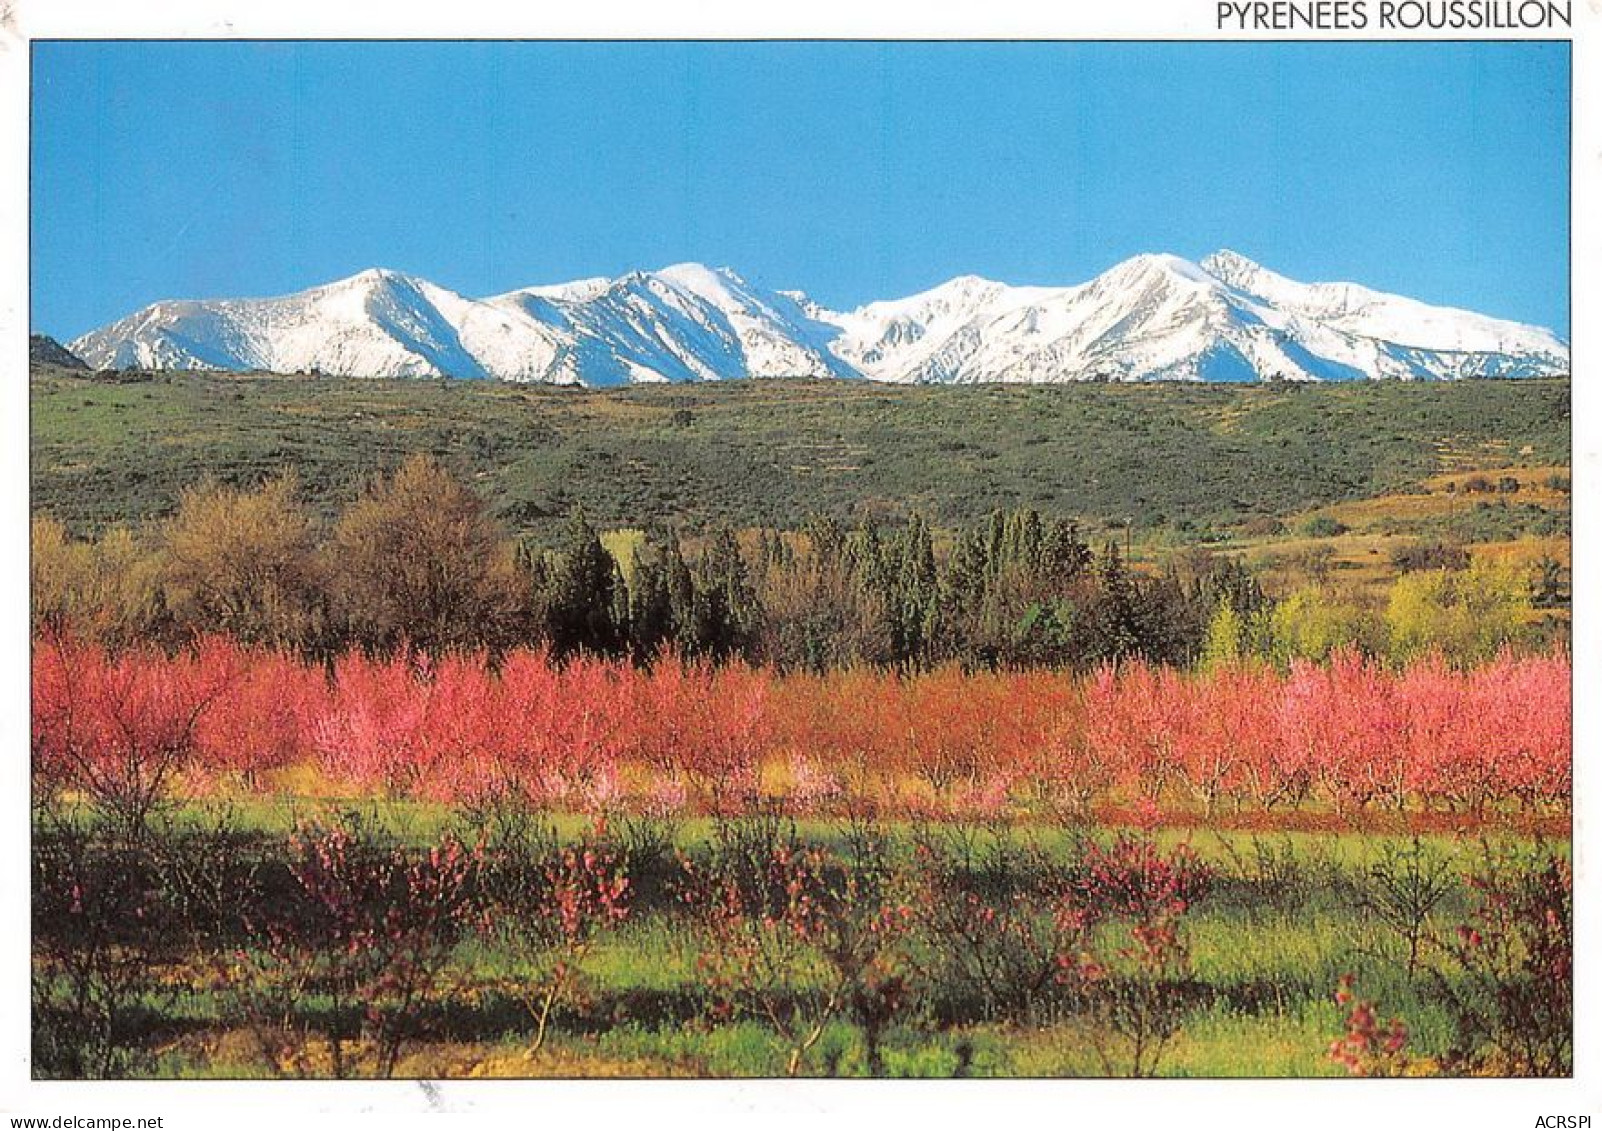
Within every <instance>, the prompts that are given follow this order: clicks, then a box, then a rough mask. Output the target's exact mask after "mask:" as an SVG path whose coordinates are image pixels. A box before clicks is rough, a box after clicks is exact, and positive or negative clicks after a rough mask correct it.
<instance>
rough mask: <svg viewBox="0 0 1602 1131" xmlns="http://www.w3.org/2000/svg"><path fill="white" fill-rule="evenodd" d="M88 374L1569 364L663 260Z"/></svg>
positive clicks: (1518, 352) (1398, 322) (932, 378)
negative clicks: (766, 283) (776, 276)
mask: <svg viewBox="0 0 1602 1131" xmlns="http://www.w3.org/2000/svg"><path fill="white" fill-rule="evenodd" d="M71 346H72V349H73V351H74V352H75V353H77V354H78V355H79V356H81V357H83V358H84V359H85V360H86V361H88V362H89V363H90V364H93V365H97V366H101V367H127V366H138V367H144V368H180V369H267V370H274V371H288V372H294V371H305V370H314V371H320V372H324V373H330V374H347V375H354V376H455V377H495V378H500V379H503V380H511V381H539V382H548V383H555V384H585V385H616V384H626V383H634V382H650V381H707V380H724V379H729V378H736V377H777V376H811V377H867V378H869V379H872V380H878V381H888V382H985V381H1025V382H1063V381H1077V380H1122V381H1133V380H1199V381H1239V380H1248V381H1251V380H1281V379H1283V380H1325V379H1339V378H1353V377H1397V378H1409V379H1417V378H1457V377H1475V376H1509V377H1523V376H1541V375H1549V374H1564V373H1567V372H1568V370H1569V356H1568V347H1567V345H1566V344H1565V343H1564V342H1563V341H1561V340H1560V339H1559V338H1558V337H1557V336H1556V335H1554V334H1552V333H1551V332H1550V331H1548V330H1543V329H1541V328H1539V327H1534V326H1525V325H1521V324H1518V323H1513V322H1506V321H1502V320H1498V319H1494V318H1488V317H1485V316H1483V315H1479V314H1473V313H1470V312H1467V311H1461V310H1453V309H1449V308H1446V307H1435V306H1428V305H1426V304H1424V303H1421V302H1417V301H1416V300H1413V299H1409V298H1404V297H1401V296H1398V295H1388V294H1384V293H1381V292H1378V291H1374V290H1371V289H1369V288H1367V287H1362V286H1359V285H1357V284H1353V283H1300V282H1297V281H1295V280H1293V279H1289V278H1286V277H1285V276H1283V275H1278V274H1275V273H1274V272H1272V271H1270V270H1268V269H1267V268H1264V267H1262V266H1260V265H1259V264H1257V263H1254V262H1253V261H1252V260H1250V259H1248V258H1247V257H1246V256H1244V255H1241V254H1239V253H1237V252H1233V251H1229V250H1227V249H1226V250H1220V251H1217V252H1214V253H1213V254H1211V255H1209V256H1207V257H1206V258H1204V259H1203V260H1201V262H1200V263H1193V262H1191V261H1189V260H1187V259H1183V258H1181V257H1179V256H1176V255H1169V254H1165V253H1147V254H1142V255H1136V256H1133V257H1131V258H1129V259H1126V260H1124V261H1123V262H1121V263H1118V264H1115V265H1114V266H1113V267H1111V268H1109V269H1108V270H1107V271H1105V272H1103V273H1102V274H1100V275H1098V276H1096V277H1095V278H1093V279H1090V280H1088V281H1086V282H1084V283H1080V284H1077V285H1074V286H1031V287H1017V286H1009V285H1007V284H1005V283H1000V282H996V281H994V280H991V279H986V278H983V277H982V276H978V275H960V276H957V277H956V278H953V279H948V280H947V281H945V282H944V283H941V284H939V285H937V286H934V287H931V288H930V289H928V290H926V291H922V292H920V293H918V294H914V295H909V296H907V297H905V298H899V299H888V300H883V301H878V302H871V303H868V304H867V305H865V306H861V307H858V308H857V309H855V310H852V311H849V312H837V311H832V310H829V309H827V308H825V307H823V306H821V305H819V304H818V303H816V302H814V301H812V300H811V299H810V298H808V297H807V295H806V294H805V293H804V292H802V291H798V290H783V291H780V290H773V291H769V290H765V289H763V288H762V287H760V286H758V285H756V284H754V283H752V282H750V281H748V280H747V279H745V278H743V277H742V276H741V275H739V274H738V273H736V272H735V271H734V270H733V269H731V268H729V267H708V266H706V265H704V264H700V263H676V264H673V265H671V266H669V267H664V268H661V269H660V270H657V271H631V272H629V273H627V274H625V275H621V276H618V277H616V278H602V277H597V278H588V279H579V280H575V281H573V282H569V283H556V284H547V285H541V286H531V287H525V288H522V289H520V290H515V291H509V292H506V293H504V294H500V295H495V296H492V297H490V298H486V299H472V298H467V297H465V296H463V295H460V294H457V293H456V292H454V291H451V290H448V289H446V288H444V287H441V286H438V285H437V284H435V283H432V282H429V281H428V280H426V279H422V278H419V277H417V276H412V275H407V274H405V273H403V272H399V271H395V270H391V269H388V268H370V269H369V270H366V271H362V272H359V273H358V274H356V275H352V276H350V277H349V278H346V279H341V280H337V281H335V282H332V283H327V284H324V285H322V286H318V287H313V288H311V289H309V290H306V291H301V292H299V293H297V294H293V295H284V296H281V297H278V298H267V299H220V300H208V301H194V300H181V301H165V302H159V303H156V304H154V305H152V306H148V307H146V308H144V309H143V310H140V311H137V312H135V313H134V314H131V315H129V316H128V317H127V318H124V319H122V320H121V321H118V322H116V323H113V324H112V325H110V326H106V327H103V328H102V329H99V330H96V331H93V332H92V333H89V334H86V335H84V336H83V337H81V338H79V339H77V340H76V341H74V342H73V343H71Z"/></svg>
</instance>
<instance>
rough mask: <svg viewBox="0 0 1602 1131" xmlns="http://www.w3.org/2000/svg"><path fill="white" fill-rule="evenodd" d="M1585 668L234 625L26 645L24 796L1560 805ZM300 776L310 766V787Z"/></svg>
mask: <svg viewBox="0 0 1602 1131" xmlns="http://www.w3.org/2000/svg"><path fill="white" fill-rule="evenodd" d="M1570 671H1571V669H1570V661H1569V659H1568V657H1567V656H1566V655H1562V654H1553V655H1546V656H1514V655H1508V654H1504V655H1502V656H1500V657H1498V658H1497V659H1495V660H1493V661H1492V662H1490V663H1487V664H1485V665H1483V666H1481V667H1479V668H1476V669H1472V670H1467V671H1465V670H1461V669H1456V668H1452V667H1450V666H1448V665H1447V664H1445V663H1444V662H1441V661H1439V660H1435V659H1431V658H1425V659H1423V660H1420V661H1418V662H1415V663H1413V664H1411V665H1409V666H1407V667H1406V668H1403V669H1400V670H1398V669H1393V668H1390V667H1387V666H1384V665H1381V664H1377V663H1373V662H1370V661H1365V660H1363V659H1361V658H1358V657H1356V656H1355V655H1341V656H1337V657H1336V658H1335V659H1333V660H1332V661H1331V662H1330V663H1328V664H1325V665H1314V664H1309V663H1300V662H1298V663H1294V664H1292V665H1290V667H1289V668H1288V669H1287V670H1283V671H1282V670H1276V669H1274V668H1272V667H1267V666H1240V667H1225V668H1222V669H1217V670H1213V671H1211V672H1207V673H1205V674H1192V673H1187V672H1183V671H1180V670H1176V669H1171V668H1164V667H1152V666H1147V665H1145V664H1142V663H1129V664H1124V665H1122V666H1120V667H1117V668H1110V667H1109V668H1104V669H1101V670H1099V671H1097V672H1094V673H1092V674H1090V675H1088V676H1085V677H1075V676H1071V675H1066V674H1059V673H1051V672H1043V671H1032V672H1017V673H1010V672H1009V673H993V672H980V673H969V672H963V671H961V670H958V669H955V668H942V669H937V670H935V671H933V672H930V673H927V674H923V675H918V676H912V677H898V676H895V675H892V674H888V673H884V672H880V671H870V670H845V671H839V672H833V673H830V674H826V675H782V674H777V673H774V672H772V671H768V670H763V669H755V668H750V667H746V666H743V665H739V664H730V665H725V666H722V667H711V666H706V665H700V664H694V663H687V662H683V661H681V660H678V659H675V658H673V657H666V658H663V659H661V660H659V661H658V662H657V663H656V664H654V665H653V666H651V667H650V668H637V667H635V666H633V665H631V664H629V663H626V662H612V661H600V660H594V659H586V658H577V659H572V660H569V661H568V662H566V663H564V664H561V665H557V664H554V663H552V662H551V661H550V660H549V659H548V657H546V656H545V655H544V654H542V653H538V652H529V651H514V652H511V653H509V654H507V655H506V656H504V657H502V658H501V659H500V660H499V661H498V662H497V663H495V664H491V663H490V662H489V661H488V660H487V659H486V658H485V657H483V656H478V655H472V654H457V655H450V656H446V657H443V658H438V659H429V658H426V657H424V656H421V655H397V656H393V657H390V658H386V659H374V658H371V657H368V656H365V655H363V654H360V653H350V654H347V655H345V656H343V657H341V658H339V659H338V660H336V661H335V662H334V663H333V664H332V665H330V666H329V667H324V666H322V665H309V664H305V663H302V662H300V661H299V660H297V659H295V658H293V657H291V656H289V655H287V654H285V653H281V652H275V651H270V650H264V649H255V648H248V647H244V646H241V645H238V644H235V643H232V642H229V641H227V640H224V639H220V638H212V639H207V640H204V641H202V642H201V643H200V644H198V645H197V646H196V647H195V648H194V649H192V650H189V651H184V652H180V653H177V654H176V655H168V654H166V653H164V652H160V651H157V650H153V649H142V648H134V649H128V650H124V651H121V652H117V653H112V652H108V651H107V650H105V649H104V648H102V647H101V646H99V645H97V644H91V643H86V642H83V641H80V640H75V639H71V638H64V637H50V638H42V639H40V640H39V641H37V643H36V646H35V648H34V658H33V758H34V770H35V781H36V788H38V789H41V790H44V791H54V790H60V789H65V790H71V791H76V792H79V793H81V794H84V795H86V796H88V797H90V798H91V799H93V800H95V801H97V802H100V803H102V804H106V805H108V806H111V807H112V808H114V809H115V810H116V811H117V812H119V813H130V814H131V815H130V817H129V819H130V820H132V821H135V822H137V821H138V820H139V819H140V817H141V814H142V813H144V812H145V811H147V810H148V808H149V806H150V805H151V804H153V802H154V800H155V799H156V798H157V797H159V796H161V795H163V794H164V793H172V792H180V793H182V792H188V793H193V794H200V793H205V792H216V791H235V790H265V789H274V788H282V787H283V784H282V783H283V781H284V780H285V778H284V774H285V771H290V770H304V769H306V768H311V769H313V770H315V771H316V776H317V778H318V779H319V781H320V786H321V788H324V789H325V790H327V791H330V792H338V793H344V794H361V795H374V796H377V795H382V796H392V797H410V798H419V799H428V800H436V801H442V802H448V803H453V804H470V803H476V802H482V801H484V800H486V799H492V798H493V799H507V798H513V799H518V800H521V801H525V802H527V803H528V804H529V805H530V806H534V807H540V808H548V809H556V808H561V809H571V810H579V811H585V812H593V813H616V812H626V811H630V810H642V809H652V810H660V809H662V808H663V807H664V806H666V807H667V808H668V809H670V810H671V809H677V808H684V807H689V808H691V809H694V810H698V811H705V812H714V813H730V814H732V813H739V812H743V811H748V810H750V809H752V808H754V807H756V806H758V805H760V804H764V803H772V802H774V801H776V800H778V801H782V802H784V803H785V804H786V805H787V807H788V808H789V810H790V811H791V812H793V813H816V814H820V815H830V814H841V813H850V812H854V811H856V809H855V808H854V807H857V806H871V807H872V811H873V812H878V813H891V812H893V813H903V814H912V815H925V816H947V817H972V818H987V819H988V818H998V817H1007V816H1030V815H1046V816H1050V817H1055V818H1065V817H1068V816H1075V817H1083V816H1088V815H1090V814H1092V813H1094V812H1095V811H1096V810H1097V809H1098V808H1100V807H1105V806H1112V805H1124V804H1144V805H1146V806H1152V805H1157V804H1160V805H1162V806H1163V807H1164V808H1165V809H1168V810H1170V811H1172V810H1174V809H1185V810H1191V811H1202V812H1205V813H1208V814H1213V813H1216V812H1219V811H1220V810H1221V809H1224V808H1228V809H1232V810H1238V809H1253V810H1257V811H1269V812H1285V811H1295V810H1298V809H1311V808H1321V809H1326V810H1333V811H1335V812H1337V813H1340V814H1347V815H1351V814H1357V813H1360V812H1363V811H1377V810H1385V809H1389V810H1394V811H1408V810H1415V811H1416V810H1420V809H1428V810H1442V811H1452V812H1459V813H1464V814H1469V815H1473V816H1483V815H1487V814H1491V813H1498V812H1505V811H1508V810H1510V809H1512V808H1517V809H1518V810H1520V811H1540V810H1553V809H1557V810H1561V809H1562V808H1563V807H1565V806H1566V805H1567V802H1568V798H1569V791H1570V782H1571V765H1570V761H1571V736H1570V726H1569V715H1570V700H1571V691H1570ZM298 780H304V777H302V778H300V779H298Z"/></svg>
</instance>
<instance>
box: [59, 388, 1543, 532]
mask: <svg viewBox="0 0 1602 1131" xmlns="http://www.w3.org/2000/svg"><path fill="white" fill-rule="evenodd" d="M31 399H32V414H33V420H32V456H33V473H32V489H33V505H34V507H35V509H36V510H40V511H46V512H49V513H51V514H53V515H55V516H57V517H58V518H61V519H62V520H64V521H66V522H67V523H68V524H69V526H71V527H72V528H74V529H75V530H78V531H80V532H83V533H89V532H93V531H97V530H100V529H103V528H104V527H106V526H108V525H111V524H115V523H119V522H134V521H138V520H140V519H144V518H148V517H152V516H159V515H162V514H165V513H167V512H169V511H170V510H171V509H172V508H173V506H174V504H175V501H176V499H177V495H178V492H179V491H180V490H181V489H182V488H183V487H184V486H186V485H188V484H190V483H192V482H194V481H195V480H197V479H198V478H200V477H201V476H202V475H205V474H212V475H215V476H217V477H218V478H220V479H222V480H225V481H228V482H232V483H238V484H245V483H251V482H254V481H256V480H259V479H260V478H261V477H262V476H263V475H264V474H266V473H269V472H271V471H273V470H275V469H277V468H280V467H282V466H285V465H293V466H295V467H297V468H298V469H299V471H300V473H301V478H302V482H303V484H304V487H305V490H306V492H307V494H308V496H309V497H310V498H311V499H312V500H313V502H314V503H315V504H316V505H318V506H319V507H321V508H323V509H325V510H328V511H332V510H333V509H334V508H336V507H337V506H339V505H341V504H343V503H344V502H346V501H347V500H349V499H350V498H351V497H353V495H354V494H355V493H356V492H357V490H358V489H359V487H360V485H361V484H362V483H363V481H364V480H365V479H366V478H367V477H368V476H370V475H372V474H373V473H375V472H378V471H381V470H386V469H389V468H391V467H393V466H394V465H395V464H396V463H398V462H399V461H400V459H401V458H402V457H403V456H405V455H406V454H408V453H411V452H415V451H426V452H431V453H434V454H435V455H437V456H440V457H442V458H444V459H445V460H446V461H447V462H449V463H450V464H451V465H452V466H454V467H455V468H456V469H457V470H458V471H459V472H461V473H463V474H465V475H468V476H470V477H471V478H472V480H473V481H474V482H475V483H476V484H477V485H478V487H479V489H480V490H481V491H483V493H484V494H485V496H486V497H487V498H488V499H489V500H490V501H491V503H492V505H493V507H494V508H495V510H496V512H497V513H498V514H499V515H500V516H501V517H502V518H503V519H504V520H505V522H506V523H507V525H508V526H509V527H510V528H512V529H513V530H515V531H519V532H523V533H528V534H532V535H535V536H536V537H544V536H546V535H549V534H552V533H554V531H555V529H556V527H557V525H558V523H559V522H560V521H561V519H563V518H564V517H565V516H566V515H567V514H568V513H569V512H570V511H571V509H572V508H573V506H574V505H575V504H582V505H583V506H584V508H585V509H586V511H587V512H588V513H589V515H590V516H591V518H592V520H593V521H595V522H596V524H597V525H601V526H650V525H656V524H660V523H664V522H667V521H677V522H679V523H681V524H684V525H685V526H687V527H690V528H696V527H702V526H705V525H707V524H710V523H715V522H723V521H726V522H730V523H733V524H735V525H737V526H749V525H754V524H759V523H762V524H778V525H791V524H795V523H798V522H799V521H800V520H801V519H802V518H803V517H804V516H805V515H806V514H808V513H809V512H827V513H832V514H834V515H837V516H839V517H841V518H851V517H858V516H861V515H863V514H865V513H868V514H874V515H879V516H882V517H884V518H886V519H891V520H893V519H895V518H896V517H898V516H900V515H903V514H905V513H908V512H909V511H911V510H919V511H922V512H924V513H925V514H927V515H929V516H930V517H931V518H932V520H933V521H934V522H935V523H936V525H938V526H945V527H951V526H957V525H960V524H966V523H971V522H972V521H974V520H975V519H976V518H978V517H979V516H981V515H983V514H984V513H986V512H988V511H990V510H992V509H993V508H996V507H1003V506H1005V507H1010V506H1019V505H1030V506H1034V507H1037V508H1038V509H1040V510H1041V511H1043V512H1047V513H1052V514H1061V515H1066V516H1073V517H1078V518H1081V519H1084V520H1086V521H1088V522H1089V523H1091V524H1092V525H1097V526H1113V525H1121V524H1122V523H1123V522H1125V521H1126V520H1132V521H1133V522H1134V523H1135V524H1136V527H1137V530H1138V531H1140V532H1145V533H1158V532H1166V533H1169V534H1172V535H1174V536H1175V537H1178V538H1187V537H1193V536H1198V535H1199V534H1200V533H1202V532H1205V531H1206V530H1209V529H1213V528H1217V527H1220V526H1226V525H1231V524H1236V523H1241V522H1245V521H1247V520H1249V519H1251V518H1253V517H1257V516H1264V515H1283V514H1287V513H1291V512H1296V511H1302V510H1306V509H1308V508H1311V507H1314V506H1321V505H1326V504H1330V503H1335V502H1339V501H1342V500H1351V499H1358V498H1367V497H1371V496H1375V495H1381V494H1386V493H1390V492H1394V491H1398V490H1405V489H1408V488H1410V487H1412V486H1415V485H1417V484H1418V483H1419V482H1421V481H1422V480H1423V479H1424V478H1426V477H1428V476H1430V475H1433V474H1436V473H1439V472H1442V471H1449V470H1462V469H1468V468H1475V467H1481V466H1483V467H1517V466H1529V467H1537V466H1544V465H1554V464H1559V465H1560V464H1566V463H1567V462H1568V460H1569V383H1568V382H1567V381H1520V382H1512V381H1472V382H1464V383H1457V384H1402V383H1354V384H1343V385H1327V386H1320V387H1311V388H1299V387H1287V386H1251V387H1238V386H1227V387H1221V386H1195V385H1132V386H1116V385H1095V384H1076V385H1067V386H1056V387H1043V386H995V385H991V386H980V387H960V388H951V387H910V388H902V387H886V386H882V385H870V384H858V383H841V382H816V381H811V382H809V381H743V382H736V383H728V384H707V385H695V386H684V385H677V386H656V387H638V388H628V389H620V390H613V391H604V392H603V391H585V390H574V389H556V388H547V387H522V386H515V385H503V384H495V383H489V382H461V381H452V382H442V381H393V380H382V381H378V380H349V379H332V378H290V377H264V376H224V375H202V374H179V373H172V374H154V375H140V376H135V377H130V376H129V375H120V376H109V375H101V376H94V375H84V374H77V373H72V372H70V371H67V370H62V369H56V368H50V367H42V368H39V369H36V370H35V372H34V373H33V375H32V398H31Z"/></svg>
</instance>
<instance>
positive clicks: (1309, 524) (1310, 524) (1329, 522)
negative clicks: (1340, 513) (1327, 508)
mask: <svg viewBox="0 0 1602 1131" xmlns="http://www.w3.org/2000/svg"><path fill="white" fill-rule="evenodd" d="M1347 529H1348V528H1347V526H1346V524H1345V523H1343V522H1339V521H1337V520H1336V519H1333V518H1331V517H1329V516H1328V515H1323V514H1321V515H1314V516H1313V517H1312V518H1310V519H1308V520H1307V521H1306V522H1304V523H1302V533H1303V534H1305V535H1306V536H1307V537H1309V538H1333V537H1335V536H1336V535H1338V534H1345V533H1346V531H1347Z"/></svg>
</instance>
